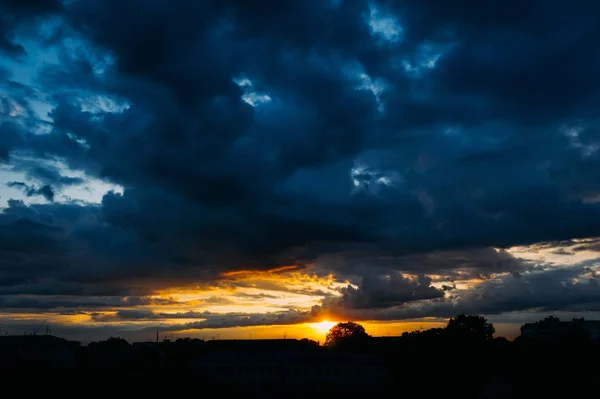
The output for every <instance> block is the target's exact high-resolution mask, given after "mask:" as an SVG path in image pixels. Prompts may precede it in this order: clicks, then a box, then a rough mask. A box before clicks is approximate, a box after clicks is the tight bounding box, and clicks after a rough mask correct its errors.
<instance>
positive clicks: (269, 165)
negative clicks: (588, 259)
mask: <svg viewBox="0 0 600 399" xmlns="http://www.w3.org/2000/svg"><path fill="white" fill-rule="evenodd" d="M0 10H1V12H0V15H1V17H0V54H2V57H3V58H2V59H0V78H1V79H2V89H3V91H2V93H1V94H0V111H1V112H0V163H1V164H0V166H1V167H2V169H0V173H11V174H13V175H15V176H13V175H11V178H10V180H7V181H6V182H3V184H4V185H5V186H6V185H7V184H8V186H10V187H8V186H7V188H11V189H14V190H16V192H17V193H20V194H19V195H21V196H22V197H20V198H11V199H9V198H4V197H5V195H4V194H3V195H2V197H3V198H2V200H3V201H6V206H3V208H2V209H1V213H0V295H3V296H11V295H18V294H21V295H37V296H40V297H42V299H43V297H46V296H55V295H75V296H80V297H81V301H82V303H88V304H89V305H92V304H93V302H86V301H87V300H88V299H87V298H88V297H102V296H106V297H107V298H112V297H115V296H116V297H119V296H120V297H122V298H125V297H129V296H139V297H145V296H149V295H152V294H153V293H154V292H155V291H157V290H160V289H167V288H172V287H180V286H195V285H202V284H218V283H219V282H222V281H223V280H224V279H225V280H226V278H225V277H223V276H224V275H225V273H227V272H231V271H239V270H258V271H260V270H263V271H264V270H270V269H273V268H276V267H280V266H285V265H297V266H298V267H299V268H301V269H302V270H305V271H306V273H316V274H318V275H324V274H327V273H332V274H333V275H334V276H335V277H336V278H337V279H338V280H339V281H344V280H348V281H350V282H351V283H352V284H351V285H347V286H345V288H343V289H339V296H338V297H337V298H335V300H333V299H331V298H327V299H323V303H322V306H323V308H324V309H325V308H329V309H341V310H339V312H340V313H342V314H346V313H343V312H349V311H354V312H357V313H353V314H356V315H360V314H364V315H366V314H368V315H369V316H368V317H370V319H378V318H379V319H386V320H389V319H405V318H407V317H409V316H410V317H424V316H440V317H447V316H452V315H453V313H456V312H458V311H462V310H463V309H464V310H465V311H467V310H471V311H473V312H482V313H490V314H496V313H499V312H505V311H506V312H508V311H511V310H521V309H528V308H545V309H567V308H570V307H581V306H583V304H585V303H597V302H599V299H600V298H598V296H597V293H598V292H599V291H600V287H599V286H598V284H597V281H596V275H595V274H594V273H596V270H597V269H596V267H597V266H596V264H592V265H588V266H587V267H589V268H590V269H589V270H591V272H593V273H592V275H590V276H591V277H589V279H588V280H587V281H583V280H582V281H574V280H572V279H574V278H575V276H573V277H572V279H571V280H568V281H567V280H564V279H562V280H561V278H558V277H557V276H558V274H557V273H559V271H556V270H552V269H551V268H548V267H547V265H543V266H544V267H541V266H540V264H541V263H543V262H541V261H540V262H536V261H533V260H531V259H529V260H524V259H519V258H518V257H517V256H514V255H512V254H511V253H509V252H507V251H508V250H509V249H510V248H511V247H514V246H526V245H530V244H534V243H542V242H550V243H553V244H551V245H554V246H557V245H558V244H557V243H559V242H564V241H565V240H574V239H582V238H592V237H598V236H600V179H599V178H598V177H599V176H598V171H599V170H600V156H599V154H598V150H599V149H600V124H599V120H598V116H597V104H598V101H599V100H600V90H599V88H600V77H599V75H598V73H597V71H598V68H599V67H600V54H599V51H600V50H598V46H597V45H596V42H597V38H598V37H600V22H599V21H598V20H597V18H594V16H595V15H598V12H600V5H598V4H596V2H591V1H584V2H578V3H577V4H571V3H570V2H566V1H555V2H551V3H548V2H546V1H541V0H539V1H529V2H526V3H523V2H520V1H500V0H493V1H488V2H486V3H485V5H483V4H479V5H474V4H472V2H466V1H458V2H446V1H439V0H425V1H418V2H400V1H392V0H389V1H387V0H380V1H376V2H375V1H363V0H358V1H321V0H290V1H285V2H281V1H260V2H259V1H253V0H243V1H242V0H239V1H236V0H223V1H205V2H193V1H181V2H177V3H176V4H173V2H170V1H166V0H152V1H141V0H86V1H65V2H59V1H29V2H19V1H16V0H15V1H5V2H2V5H1V6H0ZM32 43H33V44H32ZM36 60H37V61H36ZM40 60H41V61H40ZM38 61H39V62H38ZM0 176H3V175H0ZM17 177H18V178H17ZM7 179H8V178H7ZM99 182H101V183H102V184H110V185H111V187H118V188H119V189H111V190H105V191H104V192H102V195H101V196H100V199H99V200H98V201H96V202H93V201H91V200H89V199H78V198H75V197H74V195H75V194H73V193H80V192H86V190H87V191H91V189H89V188H86V187H93V186H94V185H96V186H99V184H100V183H99ZM82 187H83V188H82ZM79 189H80V190H81V191H76V190H79ZM11 193H12V191H11ZM11 195H12V194H11ZM15 195H17V194H15ZM557 248H558V247H557ZM584 249H585V250H587V251H598V246H597V243H596V242H591V243H587V244H582V245H581V246H580V247H579V248H576V249H575V250H572V251H569V252H567V253H578V252H582V251H583V250H584ZM556 250H557V251H559V250H560V249H556ZM557 253H558V252H557ZM565 256H566V255H565ZM574 270H575V269H574ZM579 272H581V270H579V269H577V273H579ZM581 273H583V272H581ZM461 279H463V280H469V279H471V280H473V279H479V280H482V281H483V283H481V284H479V285H477V286H474V287H473V290H472V291H471V292H460V291H461V289H457V285H456V282H455V281H457V280H461ZM561 281H562V283H561ZM439 282H444V284H445V288H444V287H442V286H441V285H440V284H437V283H439ZM553 287H554V288H556V289H557V290H554V288H553ZM459 288H460V287H459ZM549 292H554V293H555V294H554V295H550V294H548V293H549ZM42 299H40V301H42ZM46 299H48V298H46ZM2 301H3V302H0V304H4V303H6V304H13V305H14V306H15V307H19V306H21V305H20V302H19V301H17V299H15V298H8V297H6V298H3V299H2ZM331 301H333V302H331ZM334 302H335V303H334ZM48 303H52V302H48ZM107 303H112V302H110V301H109V302H107ZM34 305H35V302H32V306H34ZM59 305H60V304H59V303H57V304H56V306H59ZM48 306H49V305H48ZM48 306H46V305H43V304H41V302H40V304H39V308H40V309H42V308H47V307H48ZM99 306H100V307H101V306H103V304H102V303H100V304H99ZM115 306H119V303H118V301H117V303H116V304H115ZM360 312H363V313H360ZM369 312H370V313H369ZM292 316H293V317H290V318H288V316H285V317H283V316H281V317H280V316H279V315H264V316H260V317H259V316H248V318H244V317H245V316H240V318H239V320H238V319H236V320H237V321H235V322H234V323H233V324H235V325H239V326H244V325H246V326H248V325H257V324H258V323H264V324H269V323H274V322H278V323H279V322H281V323H283V324H286V323H287V321H289V322H290V323H291V322H292V320H300V319H302V317H304V314H302V315H296V314H293V315H292ZM365 317H367V316H365ZM223 320H224V319H219V318H218V317H216V316H214V317H213V316H211V318H207V320H206V321H201V322H199V323H203V324H200V325H198V326H199V327H202V328H204V327H205V326H207V325H208V326H210V328H215V327H216V326H219V325H225V324H227V323H225V322H224V321H223ZM230 324H231V323H230ZM198 326H196V325H195V324H192V325H189V326H188V328H196V327H198Z"/></svg>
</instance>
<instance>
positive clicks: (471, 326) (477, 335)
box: [446, 314, 496, 342]
mask: <svg viewBox="0 0 600 399" xmlns="http://www.w3.org/2000/svg"><path fill="white" fill-rule="evenodd" d="M495 332H496V329H495V328H494V325H493V324H492V323H488V321H487V320H486V318H485V317H483V316H475V315H465V314H461V315H458V316H456V317H455V318H452V319H450V320H449V321H448V325H447V326H446V333H447V334H448V337H449V338H451V339H457V340H461V341H462V340H465V341H470V342H473V341H475V342H481V341H490V340H492V339H493V338H494V333H495Z"/></svg>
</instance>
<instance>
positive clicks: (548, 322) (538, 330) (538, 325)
mask: <svg viewBox="0 0 600 399" xmlns="http://www.w3.org/2000/svg"><path fill="white" fill-rule="evenodd" d="M573 329H583V330H585V331H586V332H587V333H588V334H589V335H590V338H591V339H592V340H595V339H598V338H600V321H596V320H584V319H583V318H581V319H577V318H574V319H573V320H571V321H560V320H559V318H558V317H553V316H549V317H546V318H545V319H544V320H540V321H536V322H535V323H527V324H523V325H522V326H521V336H522V337H526V338H557V337H560V336H561V335H563V334H565V333H567V332H568V331H570V330H573Z"/></svg>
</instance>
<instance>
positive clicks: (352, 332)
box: [325, 321, 370, 346]
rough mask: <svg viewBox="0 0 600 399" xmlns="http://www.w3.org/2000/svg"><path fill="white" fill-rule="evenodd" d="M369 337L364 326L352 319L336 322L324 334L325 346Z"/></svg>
mask: <svg viewBox="0 0 600 399" xmlns="http://www.w3.org/2000/svg"><path fill="white" fill-rule="evenodd" d="M369 337H370V335H369V334H367V332H366V331H365V328H364V327H363V326H361V325H360V324H358V323H355V322H353V321H348V322H346V323H338V324H336V325H335V326H333V327H332V328H331V330H329V332H328V333H327V335H326V336H325V346H332V345H338V344H340V343H342V342H356V341H358V340H362V339H364V338H369Z"/></svg>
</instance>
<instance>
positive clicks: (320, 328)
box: [309, 321, 336, 334]
mask: <svg viewBox="0 0 600 399" xmlns="http://www.w3.org/2000/svg"><path fill="white" fill-rule="evenodd" d="M335 324H336V323H335V322H334V321H321V322H319V323H310V324H309V326H310V327H311V328H312V329H314V330H315V331H316V332H318V333H319V334H327V333H328V332H329V330H331V327H333V326H335Z"/></svg>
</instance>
